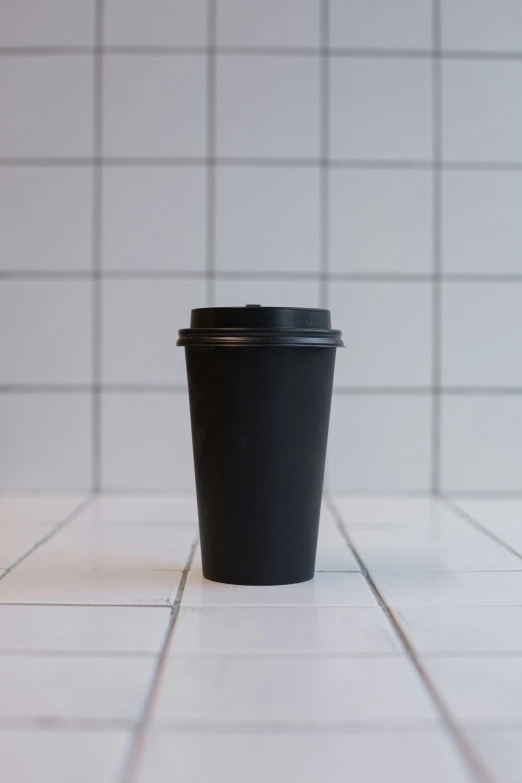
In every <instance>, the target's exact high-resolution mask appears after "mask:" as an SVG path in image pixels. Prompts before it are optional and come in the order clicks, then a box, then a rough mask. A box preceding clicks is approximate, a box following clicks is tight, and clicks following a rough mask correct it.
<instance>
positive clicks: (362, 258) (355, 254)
mask: <svg viewBox="0 0 522 783" xmlns="http://www.w3.org/2000/svg"><path fill="white" fill-rule="evenodd" d="M329 176H330V270H331V271H332V272H362V273H366V274H371V273H372V272H375V273H381V274H383V273H384V274H386V273H390V272H391V273H396V272H402V273H411V274H419V273H420V274H423V273H430V272H431V268H432V258H431V254H432V250H431V245H432V209H433V208H432V191H433V176H432V174H431V172H428V171H414V170H413V171H408V170H402V171H394V170H386V169H382V170H380V171H379V170H372V169H366V170H364V169H360V170H358V169H354V170H351V171H348V170H345V169H332V170H331V171H330V175H329Z"/></svg>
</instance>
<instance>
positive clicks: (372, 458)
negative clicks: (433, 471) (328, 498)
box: [328, 394, 431, 492]
mask: <svg viewBox="0 0 522 783" xmlns="http://www.w3.org/2000/svg"><path fill="white" fill-rule="evenodd" d="M430 437H431V401H430V399H429V398H428V397H420V396H415V397H409V396H407V395H406V396H381V395H378V396H367V395H360V396H359V395H352V394H349V395H344V394H334V396H333V401H332V415H331V420H330V436H329V450H328V476H329V484H330V489H331V490H332V491H334V492H375V491H379V492H427V491H428V490H429V486H430V467H431V465H430Z"/></svg>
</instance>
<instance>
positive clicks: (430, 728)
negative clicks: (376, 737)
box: [156, 719, 440, 780]
mask: <svg viewBox="0 0 522 783" xmlns="http://www.w3.org/2000/svg"><path fill="white" fill-rule="evenodd" d="M156 731H157V732H159V733H163V732H167V731H168V732H171V731H177V732H180V733H197V734H264V733H269V734H287V733H296V734H337V733H342V734H345V733H353V732H357V733H363V734H366V733H370V734H377V733H383V732H384V733H386V734H389V733H391V734H403V733H411V732H414V733H415V734H417V733H419V734H421V733H432V732H438V731H440V724H439V723H438V722H437V721H411V720H410V721H400V722H398V721H357V720H342V719H339V720H336V719H333V720H314V719H310V720H280V721H277V720H248V721H239V720H221V721H219V722H218V721H210V720H206V721H205V720H193V721H190V720H171V721H165V722H164V723H161V724H158V726H157V729H156ZM278 780H280V779H278Z"/></svg>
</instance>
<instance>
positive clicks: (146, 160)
mask: <svg viewBox="0 0 522 783" xmlns="http://www.w3.org/2000/svg"><path fill="white" fill-rule="evenodd" d="M211 163H212V165H214V166H218V167H227V166H234V167H235V166H239V167H242V166H244V167H254V166H255V167H258V166H260V167H266V168H320V167H321V166H322V165H323V161H322V159H321V158H256V157H250V158H245V157H214V158H212V159H211ZM208 164H209V158H208V157H187V158H180V157H142V156H136V157H132V158H129V157H123V156H121V157H120V156H105V157H104V156H103V155H101V154H100V155H82V156H63V157H36V156H33V157H30V156H29V157H28V156H26V157H19V156H18V157H11V158H6V157H0V167H9V168H18V167H20V168H35V167H43V168H63V167H83V166H104V167H105V166H115V167H129V168H131V167H132V168H134V167H143V166H151V167H177V166H182V167H191V166H194V167H203V166H207V165H208ZM328 165H329V168H340V169H372V170H380V169H382V170H389V169H393V170H398V171H400V170H402V169H419V170H422V171H433V170H441V171H462V172H464V171H480V172H488V171H491V172H498V171H513V172H520V171H522V161H516V160H515V161H507V160H506V161H486V160H484V161H477V160H469V161H456V160H453V161H452V160H446V161H436V160H433V158H431V159H430V160H419V159H416V160H407V159H406V160H400V159H386V158H381V159H372V158H358V159H349V158H347V159H332V158H330V160H329V162H328Z"/></svg>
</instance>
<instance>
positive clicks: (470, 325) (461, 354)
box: [442, 283, 522, 387]
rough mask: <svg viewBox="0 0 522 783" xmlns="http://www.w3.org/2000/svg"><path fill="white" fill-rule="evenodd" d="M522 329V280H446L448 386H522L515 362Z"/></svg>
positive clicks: (444, 356)
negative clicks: (516, 282) (511, 281)
mask: <svg viewBox="0 0 522 783" xmlns="http://www.w3.org/2000/svg"><path fill="white" fill-rule="evenodd" d="M521 330H522V285H513V284H506V283H487V284H484V283H453V284H452V283H446V284H445V285H443V288H442V382H443V385H446V386H468V387H469V386H521V385H522V367H519V364H518V362H516V361H513V357H514V356H516V353H517V350H518V346H519V340H518V335H519V334H520V332H521Z"/></svg>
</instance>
